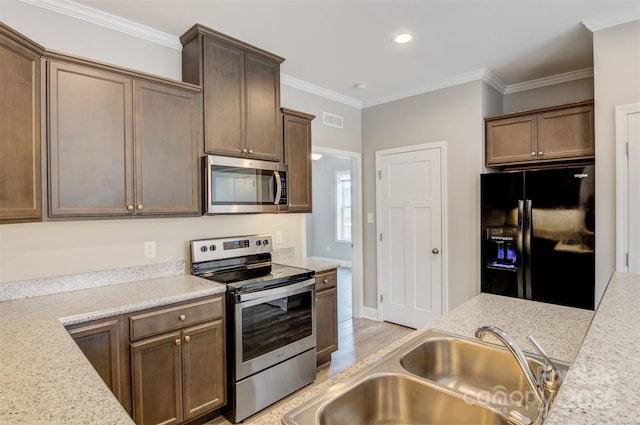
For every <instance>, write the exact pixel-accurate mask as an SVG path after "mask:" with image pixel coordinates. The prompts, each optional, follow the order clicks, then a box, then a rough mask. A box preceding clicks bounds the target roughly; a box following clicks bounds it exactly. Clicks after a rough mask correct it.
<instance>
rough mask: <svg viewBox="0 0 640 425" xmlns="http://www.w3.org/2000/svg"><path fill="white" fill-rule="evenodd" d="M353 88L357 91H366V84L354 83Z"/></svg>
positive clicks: (362, 82) (363, 82) (361, 82)
mask: <svg viewBox="0 0 640 425" xmlns="http://www.w3.org/2000/svg"><path fill="white" fill-rule="evenodd" d="M353 87H355V88H357V89H366V88H367V82H366V81H356V82H355V83H353Z"/></svg>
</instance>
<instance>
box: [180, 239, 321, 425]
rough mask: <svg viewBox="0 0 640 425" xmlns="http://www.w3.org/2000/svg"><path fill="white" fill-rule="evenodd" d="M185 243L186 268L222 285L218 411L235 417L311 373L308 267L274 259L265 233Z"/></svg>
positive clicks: (312, 280) (248, 413)
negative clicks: (223, 396) (223, 391)
mask: <svg viewBox="0 0 640 425" xmlns="http://www.w3.org/2000/svg"><path fill="white" fill-rule="evenodd" d="M190 246H191V274H192V275H195V276H199V277H202V278H205V279H209V280H212V281H215V282H218V283H223V284H225V285H227V293H226V323H227V367H228V374H227V375H228V377H229V378H228V391H227V394H228V403H227V407H226V408H225V409H223V414H224V415H225V417H227V419H229V420H230V421H232V422H233V423H238V422H241V421H243V420H244V419H246V418H248V417H249V416H251V415H253V414H255V413H256V412H258V411H260V410H262V409H263V408H265V407H267V406H269V405H270V404H273V403H275V402H277V401H278V400H280V399H282V398H284V397H285V396H287V395H289V394H291V393H292V392H294V391H296V390H298V389H300V388H302V387H303V386H305V385H307V384H309V383H311V382H313V381H314V380H315V377H316V306H315V278H314V277H313V276H314V272H313V271H311V270H306V269H301V268H297V267H289V266H284V265H280V264H274V263H272V261H271V253H272V240H271V235H252V236H241V237H232V238H221V239H200V240H194V241H191V243H190Z"/></svg>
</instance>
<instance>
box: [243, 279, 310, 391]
mask: <svg viewBox="0 0 640 425" xmlns="http://www.w3.org/2000/svg"><path fill="white" fill-rule="evenodd" d="M234 310H235V313H234V319H235V326H234V327H235V365H236V370H235V379H236V381H238V380H241V379H243V378H246V377H247V376H250V375H253V374H254V373H256V372H260V371H261V370H264V369H266V368H268V367H270V366H273V365H275V364H278V363H280V362H282V361H284V360H287V359H289V358H291V357H294V356H295V355H297V354H300V353H303V352H305V351H307V350H310V349H312V348H315V346H316V299H315V278H313V279H309V280H305V281H302V282H298V283H294V284H291V285H288V286H284V287H279V288H274V289H269V290H265V291H259V292H252V293H249V294H242V295H236V302H235V305H234Z"/></svg>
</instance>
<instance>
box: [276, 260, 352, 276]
mask: <svg viewBox="0 0 640 425" xmlns="http://www.w3.org/2000/svg"><path fill="white" fill-rule="evenodd" d="M273 262H274V263H278V264H283V265H285V266H291V267H300V268H302V269H308V270H313V271H314V272H316V273H318V272H324V271H327V270H331V269H337V268H338V267H340V265H339V264H338V263H334V262H331V261H326V260H318V259H315V258H293V257H287V258H279V259H274V260H273Z"/></svg>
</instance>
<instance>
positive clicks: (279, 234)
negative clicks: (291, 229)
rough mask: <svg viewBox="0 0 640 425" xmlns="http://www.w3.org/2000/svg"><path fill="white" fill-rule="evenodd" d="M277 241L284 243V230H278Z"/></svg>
mask: <svg viewBox="0 0 640 425" xmlns="http://www.w3.org/2000/svg"><path fill="white" fill-rule="evenodd" d="M276 243H282V230H276Z"/></svg>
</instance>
